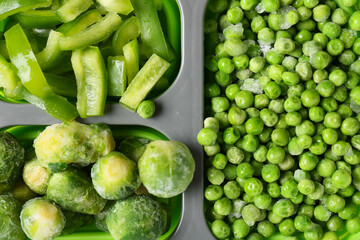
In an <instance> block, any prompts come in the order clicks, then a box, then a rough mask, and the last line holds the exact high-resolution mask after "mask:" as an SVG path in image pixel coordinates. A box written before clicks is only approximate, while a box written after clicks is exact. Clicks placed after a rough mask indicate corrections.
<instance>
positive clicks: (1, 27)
mask: <svg viewBox="0 0 360 240" xmlns="http://www.w3.org/2000/svg"><path fill="white" fill-rule="evenodd" d="M8 21H9V19H8V18H6V19H4V20H1V21H0V32H4V31H5V28H6V24H7V22H8Z"/></svg>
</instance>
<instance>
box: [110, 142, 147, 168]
mask: <svg viewBox="0 0 360 240" xmlns="http://www.w3.org/2000/svg"><path fill="white" fill-rule="evenodd" d="M149 143H150V141H149V140H148V139H145V138H135V137H127V138H125V139H124V140H123V141H121V142H120V143H119V144H118V145H117V148H116V149H117V150H118V151H119V152H121V153H123V154H124V155H125V156H127V157H128V158H130V159H131V160H134V161H136V162H138V161H139V159H140V158H141V156H142V155H143V153H144V152H145V150H146V146H147V144H149Z"/></svg>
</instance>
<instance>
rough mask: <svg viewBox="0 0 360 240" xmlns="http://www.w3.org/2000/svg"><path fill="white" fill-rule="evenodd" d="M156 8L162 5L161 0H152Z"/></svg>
mask: <svg viewBox="0 0 360 240" xmlns="http://www.w3.org/2000/svg"><path fill="white" fill-rule="evenodd" d="M154 3H155V7H156V10H158V11H160V10H161V9H162V7H163V0H154Z"/></svg>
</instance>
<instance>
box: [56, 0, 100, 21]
mask: <svg viewBox="0 0 360 240" xmlns="http://www.w3.org/2000/svg"><path fill="white" fill-rule="evenodd" d="M93 3H94V2H93V1H92V0H69V1H67V2H66V3H65V4H64V5H62V6H61V7H60V8H59V9H58V10H56V14H57V15H58V17H59V18H60V20H61V21H63V22H70V21H72V20H74V19H75V18H76V17H77V16H79V15H80V14H81V13H83V12H85V11H86V10H88V8H89V7H91V5H93Z"/></svg>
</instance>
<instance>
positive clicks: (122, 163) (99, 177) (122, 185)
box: [91, 152, 141, 200]
mask: <svg viewBox="0 0 360 240" xmlns="http://www.w3.org/2000/svg"><path fill="white" fill-rule="evenodd" d="M91 178H92V182H93V184H94V187H95V189H96V191H97V192H98V193H99V194H100V196H102V197H103V198H105V199H109V200H118V199H123V198H126V197H129V196H130V195H131V194H133V193H134V191H135V190H136V189H137V188H138V187H139V186H140V184H141V180H140V177H139V173H138V169H137V164H136V162H135V161H133V160H131V159H129V158H127V157H126V156H125V155H123V154H122V153H119V152H111V153H109V154H107V155H106V156H104V157H102V158H100V159H99V160H98V161H97V162H96V163H95V164H94V166H93V167H92V169H91Z"/></svg>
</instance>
